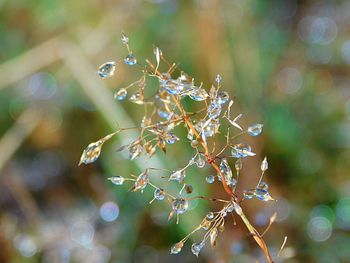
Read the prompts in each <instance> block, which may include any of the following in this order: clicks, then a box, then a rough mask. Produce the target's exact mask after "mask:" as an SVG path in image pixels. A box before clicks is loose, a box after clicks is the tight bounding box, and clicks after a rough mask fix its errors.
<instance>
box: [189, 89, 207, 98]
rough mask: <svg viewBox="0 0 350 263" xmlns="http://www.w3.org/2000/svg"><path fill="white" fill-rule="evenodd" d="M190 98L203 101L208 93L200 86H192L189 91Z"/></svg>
mask: <svg viewBox="0 0 350 263" xmlns="http://www.w3.org/2000/svg"><path fill="white" fill-rule="evenodd" d="M189 96H190V98H191V99H193V100H195V101H203V100H205V99H206V98H207V97H208V93H207V92H206V91H205V90H204V89H202V88H198V87H196V88H193V89H192V90H191V92H190V93H189Z"/></svg>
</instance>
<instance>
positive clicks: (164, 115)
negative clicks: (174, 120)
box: [157, 108, 170, 119]
mask: <svg viewBox="0 0 350 263" xmlns="http://www.w3.org/2000/svg"><path fill="white" fill-rule="evenodd" d="M157 113H158V116H159V117H161V118H164V119H168V118H169V116H170V114H169V112H168V111H167V110H166V109H165V108H160V109H158V110H157Z"/></svg>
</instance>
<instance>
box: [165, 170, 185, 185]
mask: <svg viewBox="0 0 350 263" xmlns="http://www.w3.org/2000/svg"><path fill="white" fill-rule="evenodd" d="M185 177H186V173H185V170H177V171H174V172H173V173H172V174H171V175H170V177H169V181H178V182H179V183H180V184H182V182H183V181H184V180H185Z"/></svg>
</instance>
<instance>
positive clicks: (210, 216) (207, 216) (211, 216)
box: [205, 212, 214, 220]
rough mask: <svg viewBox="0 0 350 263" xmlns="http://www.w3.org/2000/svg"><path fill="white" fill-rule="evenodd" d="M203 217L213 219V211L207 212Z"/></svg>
mask: <svg viewBox="0 0 350 263" xmlns="http://www.w3.org/2000/svg"><path fill="white" fill-rule="evenodd" d="M205 217H206V219H208V220H213V219H214V213H213V212H209V213H208V214H207V215H206V216H205Z"/></svg>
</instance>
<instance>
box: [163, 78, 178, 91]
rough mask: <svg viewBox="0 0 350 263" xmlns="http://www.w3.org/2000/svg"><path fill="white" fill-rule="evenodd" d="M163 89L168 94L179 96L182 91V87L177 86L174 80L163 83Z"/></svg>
mask: <svg viewBox="0 0 350 263" xmlns="http://www.w3.org/2000/svg"><path fill="white" fill-rule="evenodd" d="M163 87H164V88H165V90H166V91H167V92H168V93H169V94H173V95H176V94H179V93H180V92H181V91H182V90H183V86H182V85H179V83H178V82H177V81H176V80H173V79H168V80H166V81H165V82H164V84H163Z"/></svg>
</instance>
